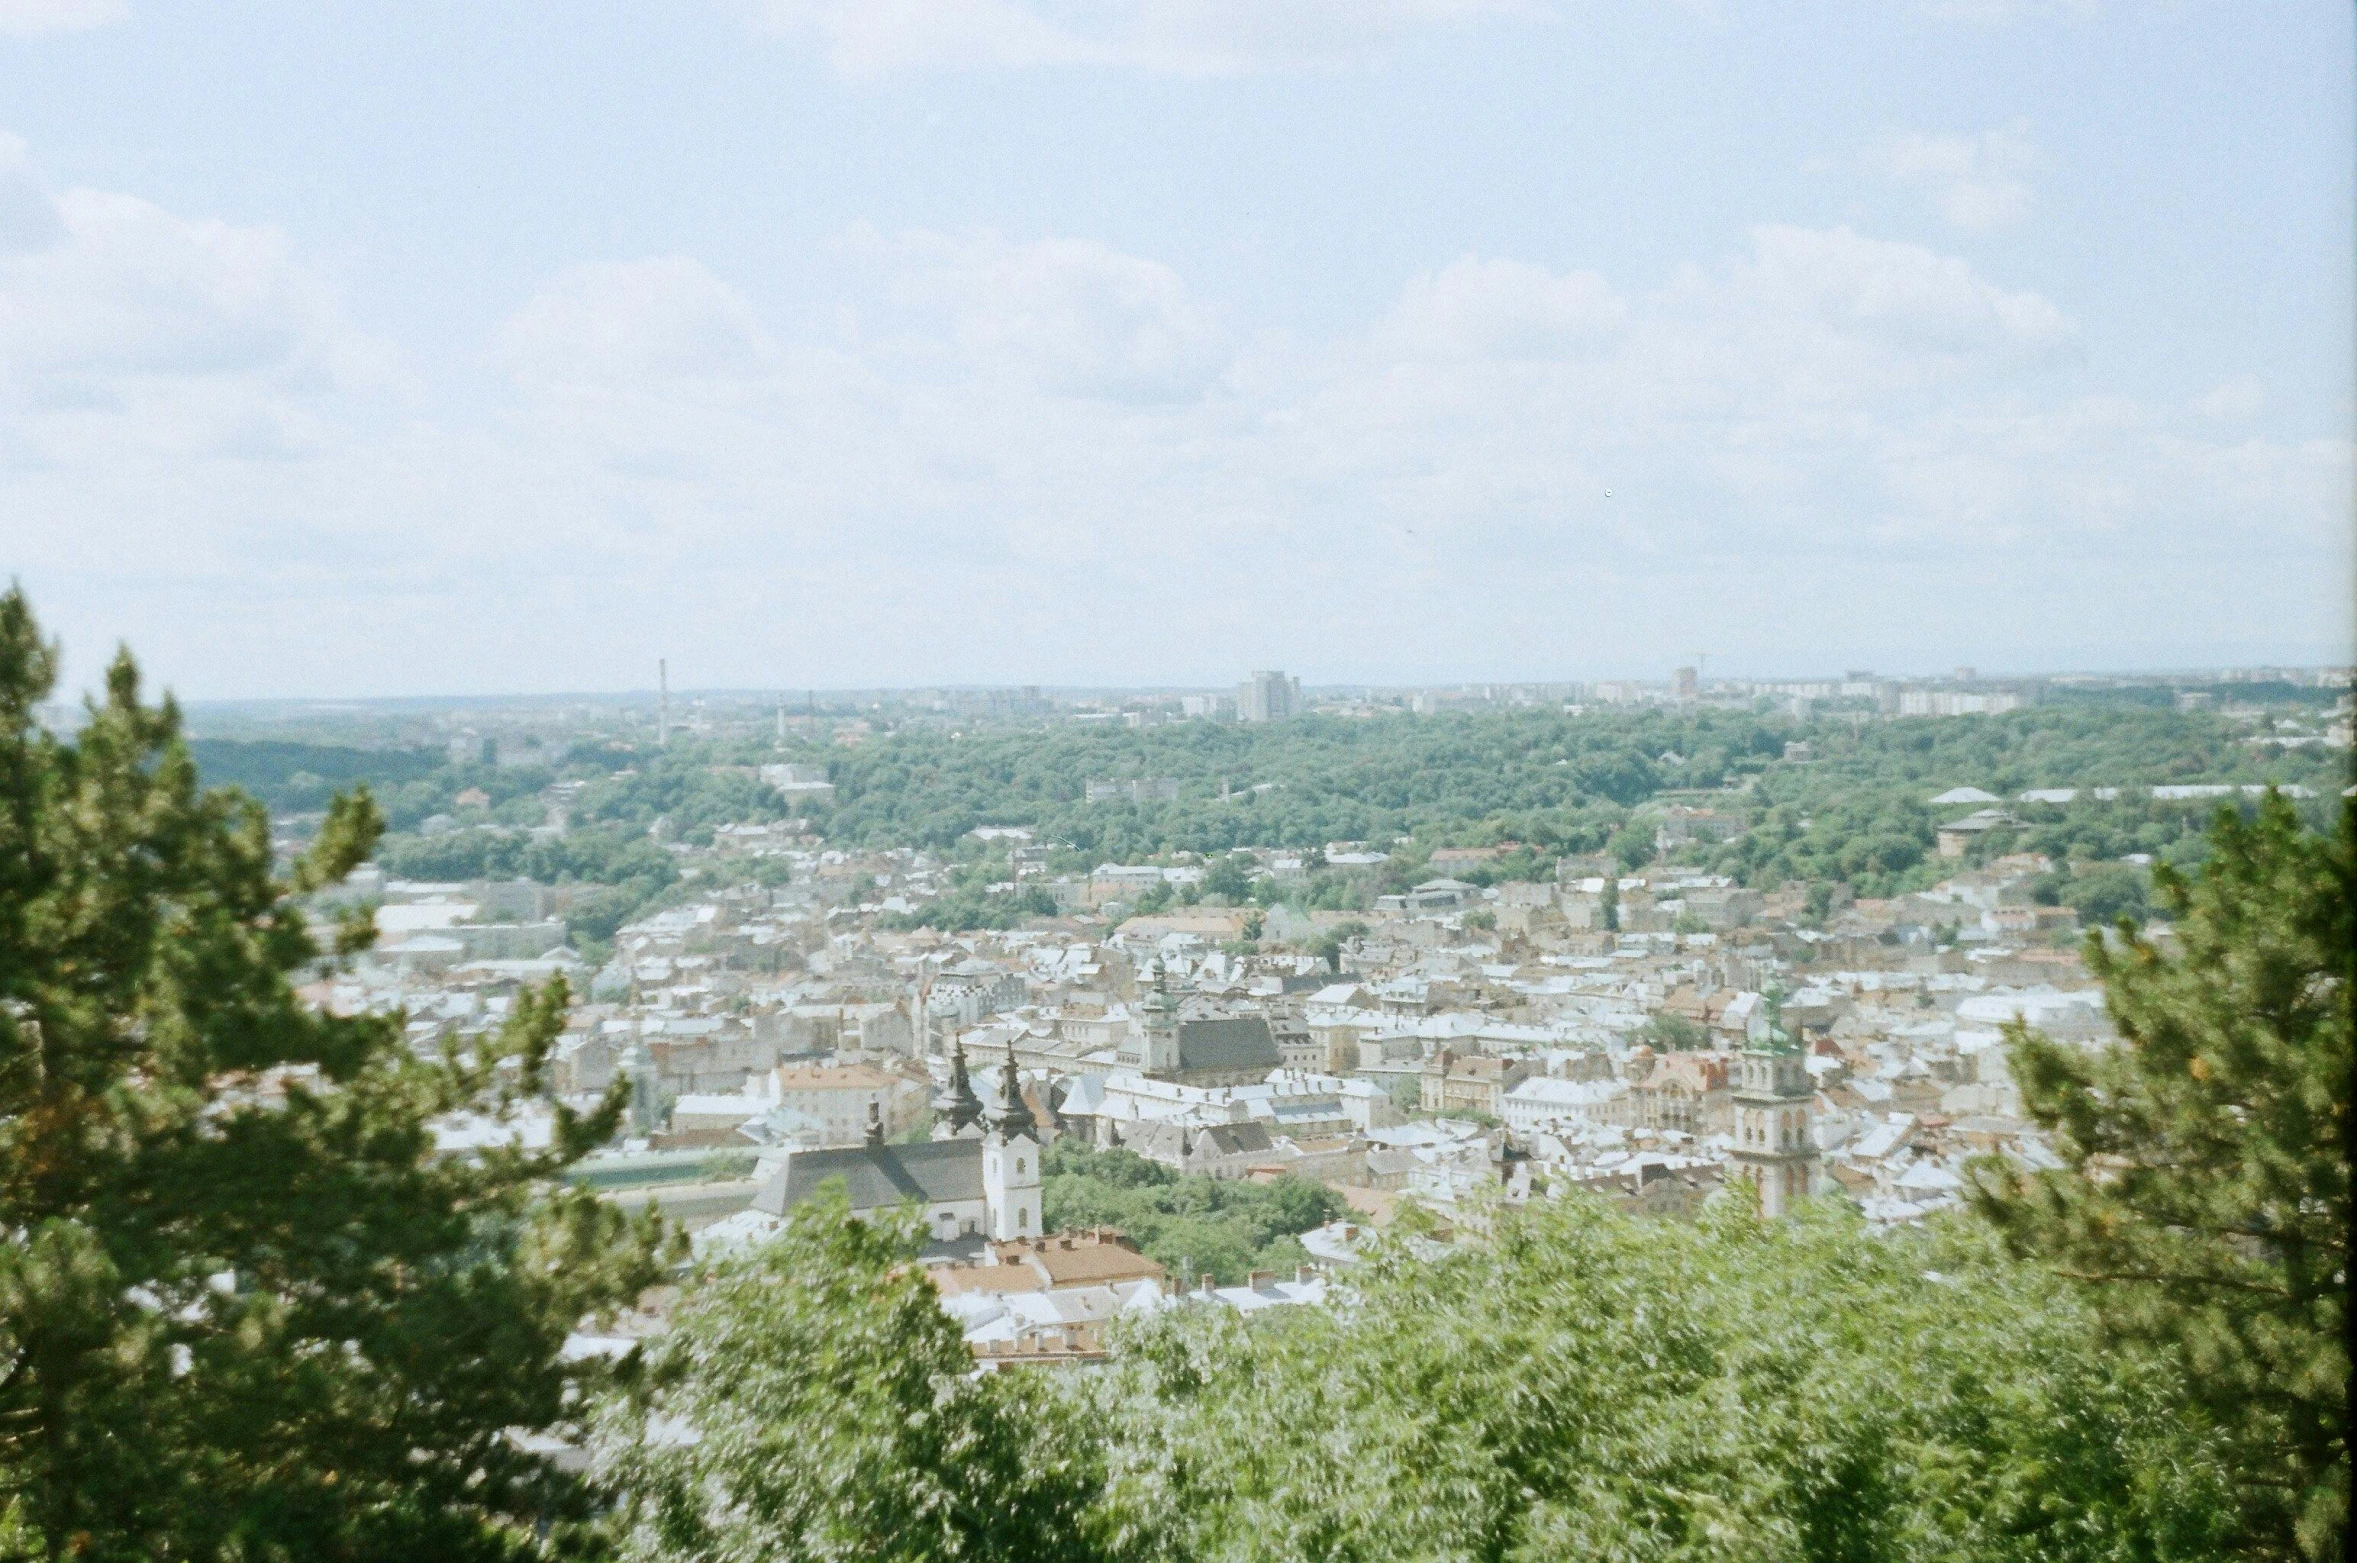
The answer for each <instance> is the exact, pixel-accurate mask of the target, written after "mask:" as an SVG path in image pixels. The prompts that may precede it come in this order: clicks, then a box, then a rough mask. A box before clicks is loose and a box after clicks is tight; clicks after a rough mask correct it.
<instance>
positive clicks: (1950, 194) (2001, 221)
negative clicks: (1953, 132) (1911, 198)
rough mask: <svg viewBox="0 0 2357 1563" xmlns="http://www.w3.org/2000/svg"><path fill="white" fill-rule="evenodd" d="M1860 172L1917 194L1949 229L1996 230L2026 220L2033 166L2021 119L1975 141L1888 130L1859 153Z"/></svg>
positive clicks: (2034, 154)
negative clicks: (1919, 192)
mask: <svg viewBox="0 0 2357 1563" xmlns="http://www.w3.org/2000/svg"><path fill="white" fill-rule="evenodd" d="M1859 162H1860V163H1861V165H1862V166H1863V167H1864V168H1865V170H1866V172H1868V173H1869V174H1872V175H1874V176H1876V177H1877V178H1879V179H1882V180H1883V181H1885V182H1886V183H1889V184H1894V185H1900V186H1903V187H1906V188H1910V189H1916V190H1920V191H1922V192H1923V193H1924V194H1925V195H1927V196H1929V197H1930V199H1931V202H1932V205H1933V206H1934V207H1935V208H1936V209H1937V210H1938V212H1939V214H1940V216H1941V217H1942V218H1943V219H1945V220H1946V221H1947V222H1948V223H1949V224H1950V225H1951V226H1953V227H1957V228H1965V229H1971V230H1980V229H1985V228H2000V227H2003V226H2005V225H2006V224H2008V223H2015V222H2019V221H2021V219H2022V218H2024V217H2026V216H2028V215H2029V212H2030V207H2031V205H2032V203H2033V202H2034V200H2035V199H2036V195H2035V192H2034V191H2033V190H2032V189H2031V188H2030V182H2029V179H2028V175H2029V174H2030V173H2032V172H2033V171H2034V170H2035V169H2036V168H2037V166H2038V148H2037V143H2036V142H2035V141H2033V140H2032V139H2031V137H2030V127H2029V122H2028V121H2027V120H2015V121H2014V122H2013V123H2012V124H2010V125H2002V126H1999V127H1998V128H1997V129H1995V130H1988V131H1983V132H1982V133H1981V134H1980V135H1977V136H1934V135H1925V134H1923V133H1922V132H1919V131H1912V130H1889V131H1885V132H1883V133H1882V134H1881V135H1878V136H1876V137H1875V138H1874V139H1873V140H1871V141H1869V142H1868V143H1867V144H1866V147H1865V150H1864V151H1863V152H1862V153H1860V154H1859Z"/></svg>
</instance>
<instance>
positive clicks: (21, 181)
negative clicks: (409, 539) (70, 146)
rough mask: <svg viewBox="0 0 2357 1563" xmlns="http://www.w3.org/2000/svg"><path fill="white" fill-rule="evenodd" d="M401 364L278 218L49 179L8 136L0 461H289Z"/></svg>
mask: <svg viewBox="0 0 2357 1563" xmlns="http://www.w3.org/2000/svg"><path fill="white" fill-rule="evenodd" d="M394 362H395V361H394V360H393V358H392V356H391V355H390V354H389V353H388V352H387V350H386V349H385V348H384V347H383V346H382V345H381V344H379V343H377V342H375V341H373V340H371V339H370V338H369V337H368V336H366V335H365V334H364V333H362V332H360V331H357V330H356V329H354V328H353V327H352V326H351V324H350V323H349V322H348V321H347V320H346V319H345V318H344V316H343V313H342V310H341V308H340V305H339V304H338V302H337V299H336V297H335V293H334V290H333V289H332V288H331V287H330V286H328V285H327V284H326V283H325V282H324V281H323V280H322V279H321V278H320V277H318V276H317V275H316V274H314V273H313V272H311V271H309V270H307V269H306V268H304V267H303V266H301V265H299V264H297V263H296V262H295V260H294V259H293V258H292V256H291V255H290V254H289V251H288V246H287V242H286V238H285V236H284V235H283V234H281V233H280V232H278V231H277V230H275V229H272V228H266V227H240V226H236V225H233V224H229V223H223V222H217V221H207V220H190V219H186V218H182V217H180V216H177V215H175V214H173V213H171V212H168V211H165V210H164V209H162V208H161V207H158V206H155V205H153V204H152V203H150V202H147V201H144V200H141V199H139V198H138V197H136V196H132V195H126V194H121V193H119V192H110V191H99V190H84V189H68V190H63V191H56V190H51V189H49V188H48V187H46V186H45V185H44V184H43V183H42V182H41V180H40V179H39V177H38V175H37V172H36V170H35V169H34V168H33V166H32V164H31V162H30V160H29V159H28V158H27V157H26V155H25V152H24V148H23V145H22V143H21V142H17V141H14V140H13V139H9V140H0V467H7V466H28V465H29V466H34V467H41V466H72V465H74V464H76V463H93V464H96V465H98V466H99V467H102V468H104V469H105V470H107V471H108V472H110V473H112V474H116V475H121V474H125V473H128V472H130V471H133V470H135V469H139V468H142V467H144V466H149V465H152V464H154V463H159V462H160V463H170V462H177V461H185V460H200V461H209V460H252V459H256V458H269V459H280V458H284V457H286V456H288V455H290V454H293V453H296V452H299V451H300V450H302V449H303V448H305V447H306V446H307V445H309V444H310V443H312V442H314V441H316V440H318V439H320V438H322V437H323V434H324V426H323V420H324V419H326V418H328V417H330V416H332V415H333V411H332V410H333V409H334V408H335V407H336V405H337V404H338V402H339V400H340V399H341V398H344V397H346V396H348V395H350V394H352V393H366V392H369V391H371V390H374V389H377V388H381V387H382V386H384V385H386V384H388V383H389V382H390V381H391V380H392V378H393V377H394V374H395V369H394Z"/></svg>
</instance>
